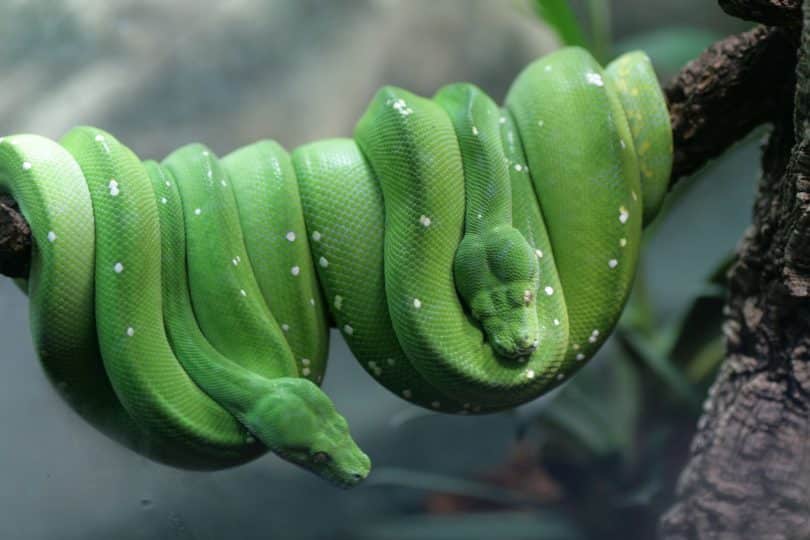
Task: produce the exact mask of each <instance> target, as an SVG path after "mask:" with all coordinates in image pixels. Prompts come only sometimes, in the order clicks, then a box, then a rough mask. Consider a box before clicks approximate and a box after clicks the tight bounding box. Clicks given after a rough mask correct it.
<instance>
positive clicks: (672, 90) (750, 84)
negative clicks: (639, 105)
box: [664, 26, 796, 184]
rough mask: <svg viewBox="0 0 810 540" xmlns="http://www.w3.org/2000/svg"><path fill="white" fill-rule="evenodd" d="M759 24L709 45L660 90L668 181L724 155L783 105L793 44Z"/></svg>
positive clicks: (790, 77) (784, 34)
mask: <svg viewBox="0 0 810 540" xmlns="http://www.w3.org/2000/svg"><path fill="white" fill-rule="evenodd" d="M791 37H792V35H791V33H789V32H786V31H783V30H781V29H778V28H768V27H764V26H759V27H757V28H754V29H753V30H751V31H749V32H745V33H743V34H739V35H736V36H730V37H728V38H726V39H724V40H723V41H720V42H718V43H716V44H714V45H712V46H711V47H710V48H709V49H708V50H706V52H704V53H703V54H701V55H700V56H699V57H698V58H696V59H695V60H693V61H692V62H690V63H689V64H687V65H686V67H684V68H683V69H682V70H681V72H680V73H679V74H678V76H677V77H676V78H675V79H674V80H673V81H672V82H671V83H670V84H669V85H667V87H666V88H665V89H664V91H665V94H666V96H667V101H668V102H669V110H670V118H671V123H672V134H673V138H674V147H675V161H674V164H673V170H672V178H671V182H670V183H671V184H672V183H674V182H675V181H677V180H678V179H679V178H681V177H683V176H686V175H689V174H691V173H693V172H695V171H696V170H698V169H699V168H700V167H702V166H703V165H704V164H705V163H706V161H707V160H708V159H710V158H713V157H716V156H718V155H720V154H722V153H723V152H724V151H725V150H726V149H727V148H728V147H729V146H731V145H732V144H733V143H734V142H736V141H737V140H739V139H740V138H741V137H743V136H745V135H746V134H747V133H749V132H750V131H751V129H753V128H754V127H756V126H758V125H760V124H762V123H764V122H767V121H769V120H771V119H772V118H773V117H774V115H775V114H776V111H777V110H778V109H779V108H780V107H781V106H783V105H784V102H783V98H784V92H782V91H781V90H780V89H783V88H785V87H787V86H789V85H790V84H791V83H792V80H793V71H792V69H791V67H792V66H793V65H795V54H796V44H795V43H793V42H792V39H791Z"/></svg>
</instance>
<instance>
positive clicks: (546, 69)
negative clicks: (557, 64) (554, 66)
mask: <svg viewBox="0 0 810 540" xmlns="http://www.w3.org/2000/svg"><path fill="white" fill-rule="evenodd" d="M543 70H544V71H551V66H546V67H545V68H543Z"/></svg>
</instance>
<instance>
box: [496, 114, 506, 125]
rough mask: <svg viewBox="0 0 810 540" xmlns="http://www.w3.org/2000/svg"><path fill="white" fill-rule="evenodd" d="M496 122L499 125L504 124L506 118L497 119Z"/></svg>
mask: <svg viewBox="0 0 810 540" xmlns="http://www.w3.org/2000/svg"><path fill="white" fill-rule="evenodd" d="M498 122H499V123H501V124H505V123H506V117H505V116H501V117H500V118H498Z"/></svg>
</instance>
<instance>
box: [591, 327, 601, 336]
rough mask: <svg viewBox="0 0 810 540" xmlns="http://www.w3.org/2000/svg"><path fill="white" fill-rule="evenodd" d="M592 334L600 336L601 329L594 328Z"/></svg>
mask: <svg viewBox="0 0 810 540" xmlns="http://www.w3.org/2000/svg"><path fill="white" fill-rule="evenodd" d="M591 335H592V336H598V335H599V330H597V329H595V328H594V330H593V332H591Z"/></svg>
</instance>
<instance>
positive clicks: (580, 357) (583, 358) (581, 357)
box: [577, 353, 585, 360]
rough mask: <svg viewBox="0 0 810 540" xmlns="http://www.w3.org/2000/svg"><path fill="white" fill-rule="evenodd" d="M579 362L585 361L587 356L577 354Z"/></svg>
mask: <svg viewBox="0 0 810 540" xmlns="http://www.w3.org/2000/svg"><path fill="white" fill-rule="evenodd" d="M577 360H585V355H584V354H582V353H579V354H577Z"/></svg>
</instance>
